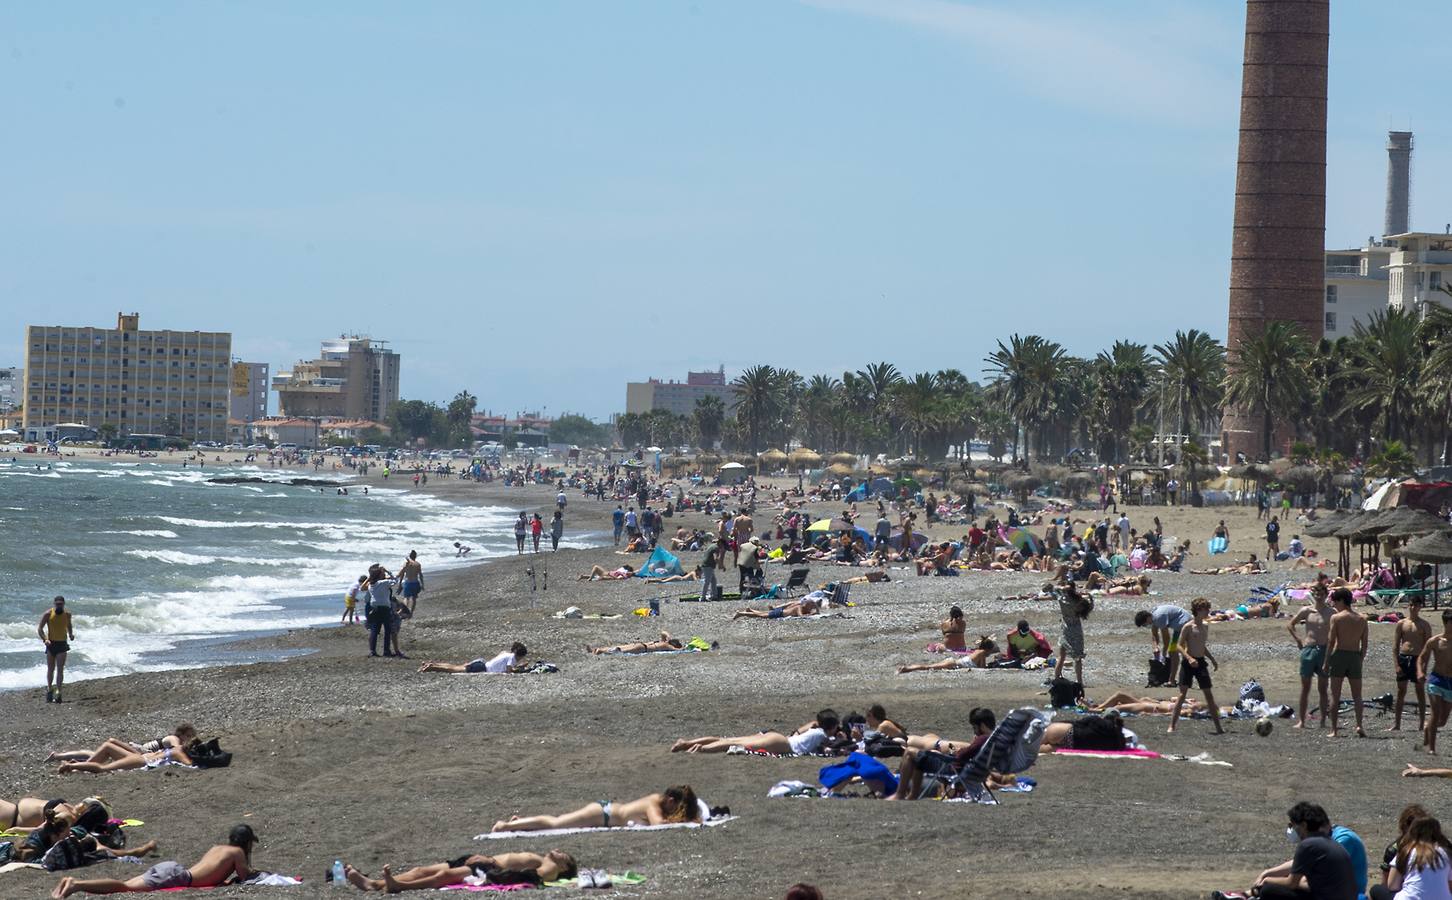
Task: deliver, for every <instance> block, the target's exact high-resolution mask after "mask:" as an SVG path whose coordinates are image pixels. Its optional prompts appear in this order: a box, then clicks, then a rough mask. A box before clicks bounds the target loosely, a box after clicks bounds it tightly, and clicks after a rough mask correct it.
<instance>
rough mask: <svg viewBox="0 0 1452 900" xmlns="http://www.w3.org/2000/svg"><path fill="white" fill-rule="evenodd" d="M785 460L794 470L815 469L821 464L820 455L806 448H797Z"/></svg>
mask: <svg viewBox="0 0 1452 900" xmlns="http://www.w3.org/2000/svg"><path fill="white" fill-rule="evenodd" d="M787 459H788V460H789V461H790V462H791V464H792V468H795V469H815V468H817V467H818V466H820V465H821V464H822V454H820V453H818V452H816V451H815V450H809V449H807V448H806V447H798V448H797V449H795V450H793V451H792V452H791V453H790V454H789V455H788V456H787Z"/></svg>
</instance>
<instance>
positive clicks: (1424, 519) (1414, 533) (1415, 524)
mask: <svg viewBox="0 0 1452 900" xmlns="http://www.w3.org/2000/svg"><path fill="white" fill-rule="evenodd" d="M1402 509H1406V510H1409V512H1406V513H1403V514H1402V515H1401V516H1400V517H1399V518H1398V519H1397V521H1396V522H1394V523H1393V524H1392V526H1391V527H1390V528H1388V529H1387V530H1386V531H1383V532H1382V533H1381V539H1382V540H1384V541H1388V540H1404V539H1406V538H1419V537H1421V536H1423V535H1427V534H1442V535H1446V534H1452V525H1449V524H1448V523H1447V520H1446V519H1444V518H1442V517H1440V516H1436V515H1433V514H1432V513H1429V512H1427V511H1426V510H1425V509H1411V508H1410V507H1402ZM1398 512H1401V510H1398Z"/></svg>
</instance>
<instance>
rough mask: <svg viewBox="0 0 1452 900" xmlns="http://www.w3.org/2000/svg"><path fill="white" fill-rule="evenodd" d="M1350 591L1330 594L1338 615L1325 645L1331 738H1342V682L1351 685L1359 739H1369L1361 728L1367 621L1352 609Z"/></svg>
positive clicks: (1334, 616) (1345, 590) (1344, 590)
mask: <svg viewBox="0 0 1452 900" xmlns="http://www.w3.org/2000/svg"><path fill="white" fill-rule="evenodd" d="M1351 602H1352V597H1351V591H1349V590H1347V589H1346V588H1337V589H1336V590H1334V591H1332V592H1331V604H1332V605H1333V606H1335V607H1336V614H1335V615H1333V616H1332V617H1331V639H1330V641H1329V642H1328V643H1327V644H1326V674H1327V675H1328V676H1329V677H1330V679H1331V734H1330V736H1331V737H1340V736H1341V735H1340V732H1339V730H1338V725H1337V719H1338V717H1339V715H1340V712H1341V679H1343V678H1344V679H1346V680H1347V681H1349V682H1351V701H1352V704H1353V705H1354V707H1355V709H1356V736H1357V737H1366V729H1365V728H1363V727H1362V725H1361V663H1362V660H1363V659H1364V658H1365V657H1366V643H1367V632H1368V631H1369V629H1368V628H1367V625H1366V619H1364V618H1362V616H1361V614H1360V613H1358V612H1357V611H1356V610H1354V609H1352V608H1351Z"/></svg>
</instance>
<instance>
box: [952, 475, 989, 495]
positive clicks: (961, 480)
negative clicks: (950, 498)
mask: <svg viewBox="0 0 1452 900" xmlns="http://www.w3.org/2000/svg"><path fill="white" fill-rule="evenodd" d="M982 487H983V485H981V484H979V483H978V482H976V481H974V480H973V479H972V478H970V477H968V476H967V475H954V476H953V477H952V478H950V479H949V480H948V490H950V491H952V492H953V493H955V494H959V495H962V494H967V493H974V492H977V491H979V490H981V489H982Z"/></svg>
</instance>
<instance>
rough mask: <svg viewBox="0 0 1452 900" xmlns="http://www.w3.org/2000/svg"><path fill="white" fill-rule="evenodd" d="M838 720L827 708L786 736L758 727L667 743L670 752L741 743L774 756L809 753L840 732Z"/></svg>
mask: <svg viewBox="0 0 1452 900" xmlns="http://www.w3.org/2000/svg"><path fill="white" fill-rule="evenodd" d="M841 725H842V723H841V720H840V719H838V718H837V714H836V713H835V712H833V711H832V710H829V709H824V710H822V711H821V712H819V713H817V718H816V719H814V720H813V721H811V722H808V723H807V724H805V725H803V726H802V727H801V728H798V729H797V730H796V731H795V732H793V733H792V734H791V735H790V736H788V735H785V734H782V733H781V732H779V731H760V732H757V733H756V734H747V735H742V736H741V737H698V738H682V739H681V740H679V741H676V742H675V743H674V744H672V745H671V752H672V753H725V752H726V751H727V750H730V749H731V748H732V747H744V748H745V749H747V750H755V751H757V752H758V753H774V754H776V755H778V756H809V755H811V754H813V753H816V752H818V751H819V750H821V749H822V748H823V747H824V746H827V745H828V744H829V743H830V742H834V741H836V740H837V739H838V738H840V736H841Z"/></svg>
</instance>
